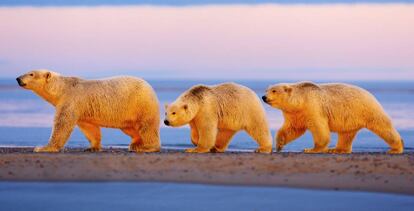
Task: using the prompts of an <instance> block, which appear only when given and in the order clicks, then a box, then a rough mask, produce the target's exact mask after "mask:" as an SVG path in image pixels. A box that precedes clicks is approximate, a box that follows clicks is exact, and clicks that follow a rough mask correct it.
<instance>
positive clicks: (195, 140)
mask: <svg viewBox="0 0 414 211" xmlns="http://www.w3.org/2000/svg"><path fill="white" fill-rule="evenodd" d="M190 128H191V143H193V144H194V146H197V143H198V130H197V127H196V125H195V124H194V123H192V122H190Z"/></svg>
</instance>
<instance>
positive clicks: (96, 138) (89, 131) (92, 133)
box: [78, 123, 102, 152]
mask: <svg viewBox="0 0 414 211" xmlns="http://www.w3.org/2000/svg"><path fill="white" fill-rule="evenodd" d="M78 127H79V129H80V130H81V131H82V133H83V134H84V135H85V137H86V139H88V141H89V143H90V147H89V148H88V149H86V150H85V151H87V152H99V151H101V148H102V147H101V130H100V129H99V127H98V126H97V125H93V124H89V123H78Z"/></svg>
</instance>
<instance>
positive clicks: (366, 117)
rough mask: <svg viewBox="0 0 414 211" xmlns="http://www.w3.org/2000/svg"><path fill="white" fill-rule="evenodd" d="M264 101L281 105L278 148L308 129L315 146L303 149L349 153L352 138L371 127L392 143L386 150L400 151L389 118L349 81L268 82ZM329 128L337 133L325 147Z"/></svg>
mask: <svg viewBox="0 0 414 211" xmlns="http://www.w3.org/2000/svg"><path fill="white" fill-rule="evenodd" d="M264 98H265V99H264V100H265V102H266V103H268V104H270V105H271V106H272V107H274V108H278V109H281V110H282V111H283V116H284V118H285V122H284V124H283V126H282V127H281V128H280V130H279V131H278V133H277V136H276V142H277V150H278V151H280V150H281V149H282V148H283V146H284V145H286V144H288V143H290V142H291V141H293V140H295V139H296V138H298V137H300V136H301V135H302V134H303V133H305V131H306V130H307V129H309V130H310V132H311V133H312V135H313V140H314V144H315V145H314V148H312V149H305V152H306V153H324V152H329V153H351V152H352V141H353V139H354V137H355V135H356V134H357V132H358V131H359V130H360V129H362V128H367V129H368V130H371V131H372V132H374V133H375V134H377V135H378V136H380V137H381V138H383V139H384V140H385V141H386V143H387V144H388V145H389V146H390V147H391V149H390V150H389V151H388V153H393V154H399V153H402V152H403V142H402V140H401V137H400V135H399V133H398V132H397V130H396V129H395V128H394V127H393V125H392V123H391V119H390V118H389V117H388V115H387V114H386V113H385V111H384V109H383V108H382V106H381V105H380V104H379V102H378V101H377V100H376V99H375V97H374V96H373V95H371V94H370V93H369V92H368V91H366V90H364V89H362V88H359V87H356V86H353V85H349V84H339V83H328V84H320V85H317V84H314V83H311V82H301V83H294V84H287V83H285V84H277V85H273V86H270V87H269V88H268V89H267V90H266V95H265V96H264ZM330 132H336V133H338V137H339V138H338V143H337V145H336V147H335V148H333V149H328V144H329V142H330Z"/></svg>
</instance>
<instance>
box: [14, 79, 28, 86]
mask: <svg viewBox="0 0 414 211" xmlns="http://www.w3.org/2000/svg"><path fill="white" fill-rule="evenodd" d="M16 81H17V83H18V84H19V86H24V85H26V84H24V83H23V81H22V79H20V78H16Z"/></svg>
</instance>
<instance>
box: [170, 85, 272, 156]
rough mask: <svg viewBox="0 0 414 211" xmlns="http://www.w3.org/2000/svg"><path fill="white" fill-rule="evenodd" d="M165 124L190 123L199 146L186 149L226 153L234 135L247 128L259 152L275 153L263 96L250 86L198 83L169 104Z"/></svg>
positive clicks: (180, 124)
mask: <svg viewBox="0 0 414 211" xmlns="http://www.w3.org/2000/svg"><path fill="white" fill-rule="evenodd" d="M165 116H166V119H165V121H164V123H165V124H166V125H170V126H173V127H178V126H182V125H185V124H187V123H189V124H190V127H191V141H192V142H193V144H194V145H196V146H197V147H196V148H192V149H187V150H186V152H198V153H205V152H210V151H212V152H224V151H225V150H226V149H227V146H228V145H229V143H230V140H231V138H232V137H233V135H234V134H235V133H236V132H237V131H239V130H245V131H246V132H247V133H248V134H249V135H250V136H251V137H252V138H253V139H254V140H255V141H256V142H257V143H258V144H259V148H257V149H256V152H260V153H270V152H272V136H271V134H270V130H269V126H268V122H267V119H266V115H265V110H264V108H263V105H262V103H261V102H260V99H259V98H258V97H257V95H256V94H255V93H254V92H253V91H252V90H250V89H249V88H247V87H245V86H242V85H239V84H235V83H224V84H219V85H216V86H205V85H197V86H194V87H192V88H190V89H189V90H187V91H186V92H184V93H183V94H182V95H180V96H179V97H178V99H177V100H176V101H175V102H173V103H172V104H171V105H169V106H168V105H166V114H165Z"/></svg>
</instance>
